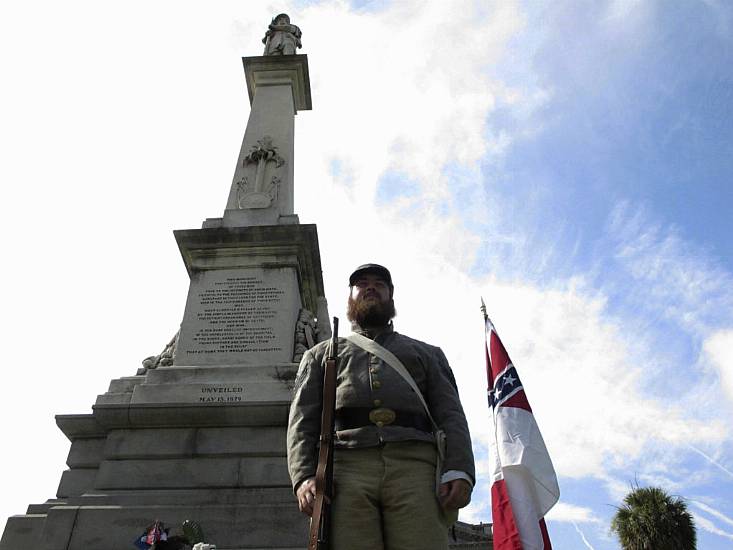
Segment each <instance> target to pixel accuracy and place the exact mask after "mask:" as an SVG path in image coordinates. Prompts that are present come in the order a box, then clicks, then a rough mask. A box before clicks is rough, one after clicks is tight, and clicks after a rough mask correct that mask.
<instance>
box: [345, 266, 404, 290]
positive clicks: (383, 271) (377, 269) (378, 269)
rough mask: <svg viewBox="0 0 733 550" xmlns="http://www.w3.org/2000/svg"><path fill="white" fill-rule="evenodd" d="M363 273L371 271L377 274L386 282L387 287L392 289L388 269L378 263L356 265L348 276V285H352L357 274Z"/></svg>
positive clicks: (357, 276)
mask: <svg viewBox="0 0 733 550" xmlns="http://www.w3.org/2000/svg"><path fill="white" fill-rule="evenodd" d="M364 273H373V274H375V275H378V276H379V277H381V278H382V279H384V280H385V281H386V282H387V285H388V286H389V288H391V289H394V285H393V284H392V275H390V273H389V269H387V268H386V267H384V266H383V265H379V264H364V265H360V266H359V267H357V268H356V269H355V270H354V272H353V273H352V274H351V276H350V277H349V286H354V283H355V282H356V279H358V278H359V275H363V274H364Z"/></svg>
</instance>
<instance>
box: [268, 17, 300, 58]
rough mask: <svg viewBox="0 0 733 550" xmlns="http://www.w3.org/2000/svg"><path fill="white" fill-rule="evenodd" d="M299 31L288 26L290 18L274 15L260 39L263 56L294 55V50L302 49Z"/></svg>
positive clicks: (294, 27)
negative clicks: (263, 47)
mask: <svg viewBox="0 0 733 550" xmlns="http://www.w3.org/2000/svg"><path fill="white" fill-rule="evenodd" d="M301 34H302V33H301V32H300V29H299V28H298V26H297V25H291V24H290V17H288V15H287V14H285V13H281V14H280V15H276V16H275V18H274V19H273V20H272V23H270V26H269V27H268V29H267V32H266V33H265V37H264V38H263V39H262V43H263V44H264V45H265V53H264V54H263V55H295V50H296V48H302V47H303V44H301V42H300V36H301Z"/></svg>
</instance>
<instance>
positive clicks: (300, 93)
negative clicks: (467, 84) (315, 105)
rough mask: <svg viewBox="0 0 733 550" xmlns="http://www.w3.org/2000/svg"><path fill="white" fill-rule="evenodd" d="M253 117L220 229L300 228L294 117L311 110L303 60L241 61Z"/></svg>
mask: <svg viewBox="0 0 733 550" xmlns="http://www.w3.org/2000/svg"><path fill="white" fill-rule="evenodd" d="M242 61H243V62H244V72H245V75H246V78H247V89H248V91H249V97H250V102H251V104H252V111H251V112H250V115H249V121H248V122H247V129H246V131H245V134H244V140H243V141H242V148H241V150H240V153H239V159H238V161H237V166H236V168H235V170H234V178H233V181H232V187H231V190H230V192H229V199H228V201H227V206H226V210H225V212H224V218H223V222H222V225H223V226H224V227H241V226H246V225H278V224H292V223H298V218H297V216H296V215H295V211H294V194H293V173H294V166H293V149H294V128H295V120H294V117H295V114H296V113H297V112H298V110H310V109H311V95H310V80H309V77H308V57H307V56H306V55H284V56H260V57H245V58H243V59H242Z"/></svg>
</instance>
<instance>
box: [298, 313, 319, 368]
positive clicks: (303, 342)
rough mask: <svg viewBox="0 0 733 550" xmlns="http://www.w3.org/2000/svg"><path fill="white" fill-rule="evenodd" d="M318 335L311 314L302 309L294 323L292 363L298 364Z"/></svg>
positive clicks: (313, 344)
mask: <svg viewBox="0 0 733 550" xmlns="http://www.w3.org/2000/svg"><path fill="white" fill-rule="evenodd" d="M317 333H318V329H317V328H316V320H315V318H314V317H313V313H311V312H310V311H308V310H307V309H305V308H303V309H301V310H300V314H299V315H298V321H297V322H296V323H295V349H294V350H293V363H299V362H300V360H301V359H302V358H303V354H304V353H305V352H306V351H307V350H309V349H310V348H312V347H313V346H315V345H316V340H315V336H316V335H317Z"/></svg>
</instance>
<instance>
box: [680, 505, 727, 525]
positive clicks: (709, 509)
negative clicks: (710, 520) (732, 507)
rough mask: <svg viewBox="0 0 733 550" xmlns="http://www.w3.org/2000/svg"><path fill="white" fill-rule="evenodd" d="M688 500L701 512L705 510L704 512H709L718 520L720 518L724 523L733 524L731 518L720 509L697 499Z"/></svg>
mask: <svg viewBox="0 0 733 550" xmlns="http://www.w3.org/2000/svg"><path fill="white" fill-rule="evenodd" d="M690 502H692V505H693V506H697V507H698V508H700V510H702V511H703V512H706V513H708V514H710V515H711V516H713V517H714V518H716V519H718V520H720V521H722V522H724V523H727V524H728V525H731V526H733V518H729V517H728V516H726V515H725V514H724V513H722V512H721V511H719V510H716V509H715V508H713V507H712V506H708V505H707V504H705V503H704V502H701V501H699V500H691V501H690Z"/></svg>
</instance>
